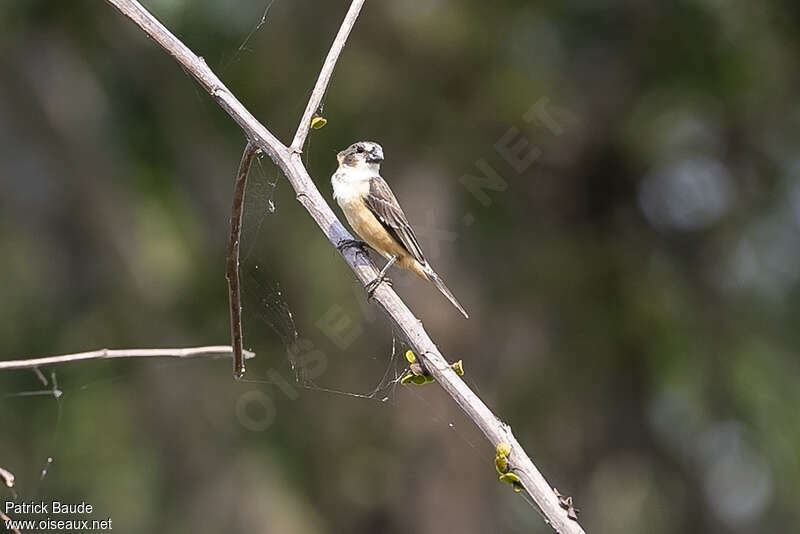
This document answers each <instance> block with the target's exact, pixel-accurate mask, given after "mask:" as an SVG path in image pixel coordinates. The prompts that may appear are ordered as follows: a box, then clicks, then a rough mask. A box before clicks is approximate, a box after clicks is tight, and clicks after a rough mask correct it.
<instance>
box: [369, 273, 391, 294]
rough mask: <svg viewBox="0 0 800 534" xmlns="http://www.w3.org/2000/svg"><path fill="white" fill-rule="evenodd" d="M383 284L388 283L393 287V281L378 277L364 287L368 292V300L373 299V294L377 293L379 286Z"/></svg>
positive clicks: (386, 277)
mask: <svg viewBox="0 0 800 534" xmlns="http://www.w3.org/2000/svg"><path fill="white" fill-rule="evenodd" d="M381 282H386V283H387V284H389V287H391V286H392V279H391V278H389V277H388V276H378V277H376V278H375V279H374V280H372V281H371V282H368V283H367V285H366V286H364V289H366V290H367V298H368V299H371V298H372V295H373V293H375V290H376V289H378V286H379V285H381Z"/></svg>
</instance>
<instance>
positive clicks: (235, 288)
mask: <svg viewBox="0 0 800 534" xmlns="http://www.w3.org/2000/svg"><path fill="white" fill-rule="evenodd" d="M258 150H259V148H258V147H257V146H256V145H254V144H253V143H252V142H250V141H248V142H247V146H245V147H244V153H242V160H241V162H239V172H238V173H237V174H236V184H234V186H233V207H232V208H231V235H230V239H228V267H227V272H226V273H225V277H226V278H227V279H228V305H229V307H230V316H231V346H232V347H233V377H234V378H235V379H237V380H238V379H240V378H242V377H243V376H244V359H243V358H242V296H241V291H240V285H239V245H240V242H241V236H242V211H243V209H242V205H243V204H244V191H245V188H246V186H247V173H248V171H249V170H250V165H251V164H252V162H253V157H254V156H255V155H256V153H257V152H258Z"/></svg>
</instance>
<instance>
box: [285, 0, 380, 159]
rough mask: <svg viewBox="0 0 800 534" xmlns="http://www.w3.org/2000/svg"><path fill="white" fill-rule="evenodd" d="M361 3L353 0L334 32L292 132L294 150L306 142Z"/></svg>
mask: <svg viewBox="0 0 800 534" xmlns="http://www.w3.org/2000/svg"><path fill="white" fill-rule="evenodd" d="M363 5H364V0H353V3H352V4H350V9H348V10H347V15H345V17H344V20H343V21H342V25H341V27H340V28H339V33H337V34H336V38H335V39H334V40H333V44H332V45H331V49H330V50H328V55H327V57H326V58H325V62H324V63H323V64H322V70H321V71H320V73H319V76H318V77H317V83H316V84H315V85H314V90H313V91H311V97H310V98H309V99H308V104H306V110H305V111H304V112H303V118H302V119H300V124H299V125H298V126H297V132H296V133H295V134H294V140H292V145H291V147H290V149H291V150H292V151H294V152H301V151H302V150H303V143H305V142H306V137H307V136H308V131H309V128H311V119H312V118H313V117H314V113H316V112H317V110H318V109H319V105H320V102H322V97H323V96H325V90H326V89H327V88H328V83H329V82H330V81H331V76H332V75H333V69H334V67H336V62H337V61H338V60H339V54H341V53H342V49H343V48H344V44H345V42H347V37H348V36H349V35H350V30H352V29H353V25H354V24H355V23H356V19H357V18H358V14H359V13H360V12H361V7H362V6H363Z"/></svg>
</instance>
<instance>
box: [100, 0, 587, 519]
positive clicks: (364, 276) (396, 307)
mask: <svg viewBox="0 0 800 534" xmlns="http://www.w3.org/2000/svg"><path fill="white" fill-rule="evenodd" d="M106 1H107V2H108V3H110V4H111V5H113V6H115V7H116V8H117V9H118V10H119V11H120V12H121V13H122V14H124V15H125V16H127V17H128V18H130V19H131V20H132V21H133V22H134V23H136V24H137V25H138V26H139V27H140V28H141V29H142V30H143V31H144V32H145V33H147V35H149V36H150V37H151V38H152V39H153V40H155V41H156V42H157V43H158V44H159V45H160V46H161V47H162V48H164V49H165V50H166V51H167V52H168V53H170V54H171V55H172V56H173V57H175V59H177V60H178V62H179V63H180V64H181V65H182V66H183V67H184V68H185V69H186V70H187V71H188V72H190V73H191V74H192V75H193V76H195V77H196V78H197V79H198V81H199V82H200V83H201V85H203V87H204V88H205V89H206V90H207V91H208V92H209V93H210V94H211V96H212V97H213V98H214V99H215V100H216V101H217V102H218V103H219V104H220V106H222V108H223V109H225V111H227V112H228V114H229V115H230V116H231V117H232V118H233V120H234V121H236V123H237V124H239V126H240V127H241V128H242V130H243V131H244V132H245V134H246V135H247V137H248V139H250V140H251V141H252V142H253V143H254V144H255V145H257V146H258V147H259V148H261V149H263V150H264V152H265V153H266V154H267V155H269V156H270V158H271V159H272V160H273V161H274V162H275V164H276V165H277V166H278V167H279V168H280V169H281V170H282V171H283V173H284V175H285V176H286V178H287V180H288V181H289V183H290V184H291V185H292V187H293V188H294V190H295V193H296V195H297V199H298V200H299V201H300V203H301V204H302V205H303V207H305V208H306V210H307V211H308V212H309V214H310V215H311V217H312V218H313V219H314V221H315V222H316V223H317V225H318V226H319V227H320V229H321V230H322V232H323V233H324V234H325V236H326V237H327V238H328V240H329V241H330V242H331V243H332V244H333V245H334V246H335V245H337V244H339V243H340V242H341V241H343V240H346V239H352V236H351V235H350V233H349V232H347V230H345V228H344V227H343V226H342V224H341V223H340V222H339V220H338V219H337V218H336V216H335V215H334V214H333V211H331V208H330V206H328V204H327V202H326V201H325V199H324V198H323V197H322V195H321V194H320V192H319V190H318V189H317V188H316V186H315V185H314V182H313V181H312V180H311V177H310V176H309V174H308V171H307V170H306V168H305V166H304V165H303V162H302V160H301V157H300V152H299V151H297V150H291V149H289V148H288V147H286V146H284V145H283V144H281V143H280V141H278V140H277V139H276V138H275V137H274V136H273V135H272V134H271V133H269V131H268V130H267V129H266V128H265V127H264V126H263V125H261V124H260V123H259V122H258V121H257V120H256V119H255V118H254V117H253V116H252V115H251V114H250V112H248V111H247V110H246V109H245V107H244V106H243V105H242V104H241V103H240V102H239V101H238V100H237V99H236V98H235V97H234V96H233V94H232V93H231V92H230V91H229V90H228V89H227V88H226V87H225V86H224V85H223V84H222V82H221V81H220V80H219V79H218V78H217V77H216V75H214V73H213V72H212V71H211V69H209V68H208V65H206V63H205V62H204V61H203V60H202V59H201V58H199V57H197V56H195V55H194V54H193V53H192V52H191V51H190V50H189V49H188V48H187V47H186V46H185V45H184V44H183V43H181V42H180V41H179V40H178V39H177V38H176V37H175V36H174V35H172V34H171V33H170V32H169V31H168V30H167V29H166V28H165V27H164V26H162V25H161V24H160V23H159V22H158V21H157V20H156V19H155V18H153V16H152V15H151V14H150V13H148V12H147V10H145V9H144V7H142V6H141V5H140V4H139V3H138V2H136V1H134V0H106ZM353 3H354V4H360V3H361V2H359V0H355V1H354V2H353ZM353 10H354V7H353V6H351V9H350V12H349V13H348V15H349V14H350V13H353ZM356 14H357V12H356ZM347 23H348V19H347V18H346V19H345V24H347ZM351 25H352V24H351ZM347 31H349V30H347ZM339 33H340V35H342V30H340V32H339ZM336 42H338V37H337V41H335V42H334V44H336ZM341 44H342V45H343V41H342V43H341ZM336 56H338V53H337V54H336ZM328 57H329V58H331V54H329V55H328ZM333 61H334V62H335V57H334V58H333ZM326 66H327V60H326V65H325V66H323V73H322V75H321V77H322V78H325V79H324V80H323V81H319V80H318V82H317V87H319V88H321V93H317V91H316V88H315V92H313V93H312V97H311V98H312V99H311V101H310V102H309V105H308V106H307V107H306V113H308V111H309V109H310V110H311V113H312V114H313V112H314V111H315V110H316V105H318V100H315V99H319V98H321V94H322V93H324V89H325V86H326V85H327V80H328V79H330V72H331V71H332V66H331V67H330V69H327V68H326ZM315 102H316V103H315ZM309 122H310V116H308V117H306V116H305V114H304V118H303V122H302V123H301V124H300V127H299V128H298V135H296V136H295V141H296V140H297V139H300V143H302V142H303V140H304V138H305V135H306V134H307V128H306V132H305V133H302V129H303V127H304V124H306V125H308V123H309ZM292 146H293V147H294V146H295V142H293V143H292ZM341 254H342V256H343V257H344V259H345V261H347V263H348V265H349V266H350V268H351V269H352V270H353V272H354V273H355V274H356V276H357V277H358V279H359V280H361V282H362V283H365V284H366V283H367V282H369V281H370V280H372V279H374V278H375V276H376V274H377V271H376V270H375V268H374V267H373V266H372V264H371V263H370V262H369V261H368V260H367V259H366V258H364V257H363V256H362V255H361V254H358V253H357V252H356V251H355V250H353V249H352V248H345V249H344V250H343V251H342V253H341ZM373 296H374V299H375V301H376V302H377V303H378V304H379V305H380V306H381V308H383V310H384V311H385V312H386V313H387V315H388V316H389V317H390V319H391V320H392V322H393V323H394V324H395V326H396V327H397V328H398V329H399V330H400V331H401V332H402V333H403V335H404V337H405V338H406V339H407V340H408V342H409V344H410V345H411V347H412V348H413V349H414V352H415V353H416V354H417V355H419V356H420V358H421V359H422V360H423V362H424V363H425V366H426V368H427V369H428V371H429V372H430V373H431V375H432V376H433V377H434V378H435V379H436V382H437V383H438V384H439V385H440V386H441V387H442V388H443V389H444V390H445V391H446V392H447V393H448V394H449V395H450V396H451V397H452V398H453V399H454V400H455V401H456V403H457V404H458V405H459V407H460V408H461V409H462V410H463V411H464V412H465V413H466V415H467V416H468V417H469V418H470V419H472V421H473V422H475V424H476V425H477V426H478V428H480V429H481V431H482V432H483V433H484V435H485V436H486V437H487V439H488V440H489V441H490V443H491V444H492V446H493V447H496V446H497V445H498V444H499V443H508V444H509V445H510V446H511V454H510V456H509V457H508V463H509V466H510V471H511V472H513V473H514V474H516V475H517V476H518V477H519V479H520V484H521V486H522V487H523V489H524V490H525V491H526V492H527V494H528V495H529V496H530V497H531V499H532V500H533V502H534V503H535V504H536V506H537V507H538V508H539V510H540V511H541V512H542V514H543V516H544V518H545V521H547V522H548V523H549V524H550V525H551V526H552V528H553V529H554V530H555V531H556V532H559V533H568V534H579V533H582V532H583V529H582V528H581V527H580V525H579V524H578V522H577V521H575V520H572V519H570V518H568V517H567V511H566V510H564V509H562V508H561V506H560V505H559V500H558V498H557V497H556V494H555V493H554V491H553V488H552V487H551V486H550V485H549V484H548V483H547V481H546V480H545V479H544V477H542V475H541V473H540V472H539V470H538V469H537V468H536V467H535V466H534V465H533V462H532V461H531V459H530V458H529V457H528V455H527V454H526V453H525V450H524V449H523V448H522V446H521V445H520V444H519V442H518V441H517V439H516V438H515V437H514V435H513V433H512V432H511V428H510V427H509V426H508V425H507V424H505V423H503V422H502V421H500V420H499V419H498V418H497V417H496V416H495V415H494V414H493V413H492V412H491V410H490V409H489V408H488V407H487V406H486V404H484V402H483V401H482V400H481V399H480V398H479V397H478V396H477V395H475V393H473V392H472V390H470V389H469V387H468V386H467V385H466V384H465V383H464V382H463V381H462V380H461V379H460V378H459V376H458V375H457V374H456V372H455V371H454V370H453V369H452V368H451V367H450V365H448V363H447V361H446V360H445V358H444V357H443V356H442V354H441V353H440V352H439V349H438V348H437V347H436V345H435V344H434V343H433V341H432V340H431V338H430V337H429V336H428V334H427V332H426V331H425V329H424V327H423V326H422V323H421V321H420V320H419V319H417V318H416V317H415V316H414V315H413V314H412V313H411V311H410V310H409V309H408V307H407V306H406V305H405V303H404V302H403V301H402V300H401V299H400V297H399V296H398V295H397V293H395V292H394V290H393V289H392V288H390V287H389V286H388V284H381V285H380V286H379V287H378V288H377V289H376V291H375V293H374V294H373ZM486 462H487V466H490V465H491V458H487V460H486Z"/></svg>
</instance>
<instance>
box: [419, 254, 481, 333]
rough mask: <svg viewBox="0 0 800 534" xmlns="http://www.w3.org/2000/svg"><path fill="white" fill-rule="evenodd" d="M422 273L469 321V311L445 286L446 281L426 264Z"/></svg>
mask: <svg viewBox="0 0 800 534" xmlns="http://www.w3.org/2000/svg"><path fill="white" fill-rule="evenodd" d="M422 272H424V273H425V276H426V277H427V278H428V280H430V281H431V282H433V284H434V285H435V286H436V287H437V288H438V289H439V291H441V292H442V295H444V296H445V297H447V300H449V301H450V302H452V303H453V306H455V307H456V308H458V311H460V312H461V313H462V314H463V315H464V317H466V318H467V319H469V315H468V314H467V311H466V310H465V309H464V307H463V306H462V305H461V304H460V303H459V302H458V299H456V297H455V295H453V293H452V292H451V291H450V290H449V289H448V288H447V286H446V285H445V284H444V280H442V279H441V277H440V276H439V275H438V274H436V272H435V271H434V270H433V269H432V268H431V266H430V265H428V264H427V263H426V264H425V265H423V266H422Z"/></svg>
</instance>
